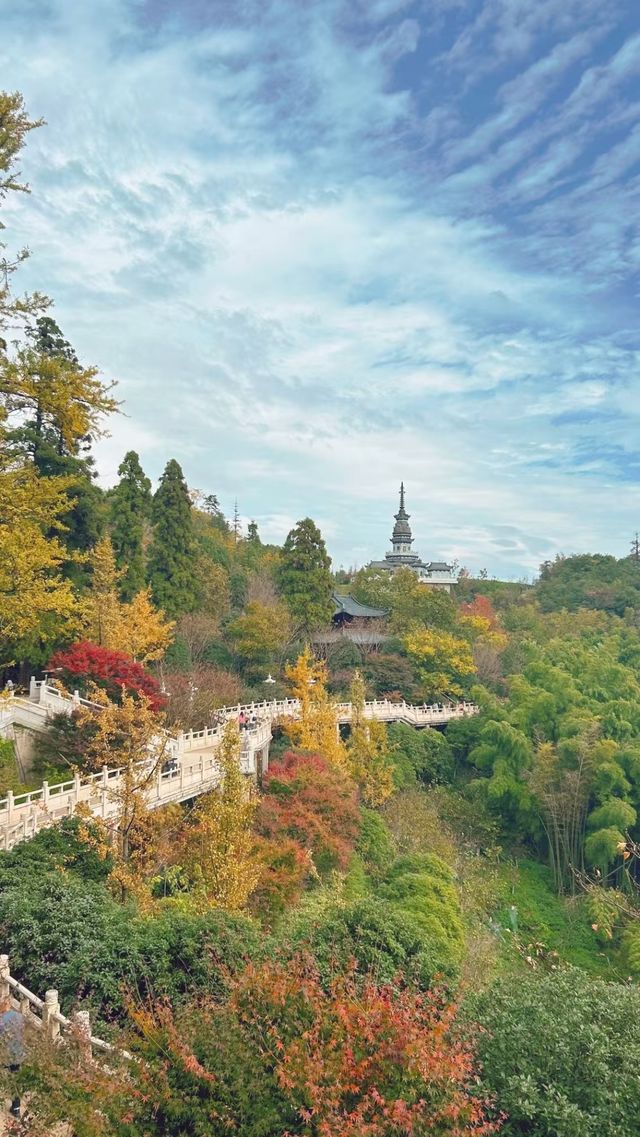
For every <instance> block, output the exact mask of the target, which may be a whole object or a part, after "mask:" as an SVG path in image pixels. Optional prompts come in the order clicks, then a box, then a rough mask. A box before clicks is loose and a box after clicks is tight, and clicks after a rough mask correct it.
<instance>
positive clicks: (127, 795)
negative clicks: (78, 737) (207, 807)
mask: <svg viewBox="0 0 640 1137" xmlns="http://www.w3.org/2000/svg"><path fill="white" fill-rule="evenodd" d="M91 699H92V701H93V702H96V703H99V704H100V706H101V710H100V711H99V712H98V713H97V714H96V713H94V712H92V711H89V710H86V709H85V708H81V709H80V711H79V712H78V714H79V725H80V727H81V728H82V726H83V725H85V723H87V721H89V722H90V723H91V724H92V726H93V730H92V731H91V732H87V734H88V737H87V742H86V748H85V759H86V762H87V765H88V766H89V767H90V768H93V769H95V770H99V769H101V768H102V767H103V766H109V767H111V768H116V769H120V771H121V773H120V777H119V778H117V779H115V778H114V779H113V780H112V781H110V782H109V783H108V786H107V789H106V791H105V792H106V794H107V797H108V800H109V801H110V803H111V805H112V807H113V814H114V816H113V819H112V820H110V821H109V822H106V823H105V824H106V825H107V827H108V828H109V831H110V836H111V853H112V855H113V857H114V861H115V864H114V868H113V871H112V873H111V874H110V877H109V880H110V883H111V885H112V887H113V888H114V890H116V891H117V892H118V893H119V895H120V896H121V898H122V899H124V898H125V897H126V896H127V895H130V894H131V895H135V896H136V898H137V899H138V901H139V902H141V903H143V904H145V903H147V902H148V900H149V888H148V884H147V881H146V877H145V872H144V868H145V866H146V865H147V864H148V862H149V859H150V857H151V855H152V848H151V845H152V842H151V840H150V834H151V832H152V830H153V826H152V822H151V821H150V816H149V815H150V811H149V800H148V799H149V794H150V792H151V791H152V790H153V789H154V788H155V785H156V780H157V778H158V775H159V772H160V769H161V767H162V764H163V762H164V761H166V751H167V736H166V734H165V733H164V731H163V718H162V716H161V715H159V714H158V713H157V712H155V711H152V710H151V707H150V706H149V703H148V701H147V700H146V699H144V698H141V697H140V696H137V697H136V698H134V697H133V696H131V695H128V694H127V693H126V691H123V693H122V702H121V704H116V703H112V702H110V701H109V699H108V697H107V695H106V694H105V692H104V691H101V690H99V689H98V688H95V689H94V690H93V691H92V692H91Z"/></svg>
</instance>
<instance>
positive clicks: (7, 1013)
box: [0, 999, 26, 1117]
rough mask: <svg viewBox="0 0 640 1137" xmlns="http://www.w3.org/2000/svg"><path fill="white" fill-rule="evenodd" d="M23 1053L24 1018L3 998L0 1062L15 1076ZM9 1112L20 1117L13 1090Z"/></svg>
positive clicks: (18, 1104) (0, 1025) (18, 1105)
mask: <svg viewBox="0 0 640 1137" xmlns="http://www.w3.org/2000/svg"><path fill="white" fill-rule="evenodd" d="M25 1055H26V1050H25V1045H24V1018H23V1017H22V1015H21V1014H20V1012H19V1011H14V1009H13V1007H12V1006H11V1003H10V1001H9V999H3V1000H2V1001H1V1002H0V1063H1V1064H2V1065H3V1066H4V1068H5V1070H8V1071H9V1073H10V1074H12V1075H13V1076H14V1077H15V1075H16V1074H17V1073H18V1072H19V1070H20V1067H21V1065H22V1063H23V1062H24V1059H25ZM12 1082H13V1078H12ZM9 1112H10V1113H11V1116H12V1117H20V1097H19V1095H18V1094H16V1093H15V1091H14V1093H13V1098H12V1101H11V1109H10V1111H9Z"/></svg>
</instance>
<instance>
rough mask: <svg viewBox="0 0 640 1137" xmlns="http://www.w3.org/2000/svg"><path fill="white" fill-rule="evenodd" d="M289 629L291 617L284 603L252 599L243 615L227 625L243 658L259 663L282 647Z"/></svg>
mask: <svg viewBox="0 0 640 1137" xmlns="http://www.w3.org/2000/svg"><path fill="white" fill-rule="evenodd" d="M291 629H292V620H291V616H290V614H289V610H288V609H287V608H286V607H285V606H284V604H282V603H276V604H263V603H262V602H261V601H260V600H252V601H250V602H249V604H247V607H246V611H245V612H244V613H243V615H242V616H238V618H237V619H236V620H234V621H233V623H231V624H230V625H229V627H228V632H229V635H230V636H232V637H233V639H234V641H235V644H236V649H237V651H238V653H239V654H240V655H241V656H242V657H243V659H247V660H249V661H250V662H252V663H259V662H260V661H261V660H263V659H268V658H269V656H271V655H273V654H274V653H275V652H277V651H280V650H281V649H282V648H283V647H284V645H285V644H286V643H287V641H288V640H289V639H290V637H291Z"/></svg>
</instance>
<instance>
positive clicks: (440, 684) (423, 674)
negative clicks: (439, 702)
mask: <svg viewBox="0 0 640 1137" xmlns="http://www.w3.org/2000/svg"><path fill="white" fill-rule="evenodd" d="M402 643H403V645H404V647H405V650H406V651H407V653H408V654H409V656H411V658H412V659H414V660H415V662H416V665H417V667H418V671H419V674H420V678H421V680H422V682H423V684H424V696H425V698H427V699H440V698H442V696H443V695H444V696H451V695H454V696H457V695H461V694H462V692H463V686H462V684H463V683H464V681H465V679H466V678H467V676H469V675H473V674H474V672H475V667H474V663H473V656H472V654H471V648H470V646H469V644H468V642H467V641H466V640H463V639H460V638H459V637H458V636H456V635H453V634H452V633H451V632H444V631H437V630H435V629H433V630H432V629H430V628H421V629H417V630H415V631H412V632H407V633H406V635H404V636H403V637H402Z"/></svg>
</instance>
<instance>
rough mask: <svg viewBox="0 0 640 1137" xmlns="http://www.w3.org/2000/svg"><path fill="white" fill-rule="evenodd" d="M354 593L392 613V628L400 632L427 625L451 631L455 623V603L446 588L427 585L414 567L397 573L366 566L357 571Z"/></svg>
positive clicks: (397, 632) (395, 631) (365, 601)
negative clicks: (414, 570) (419, 578)
mask: <svg viewBox="0 0 640 1137" xmlns="http://www.w3.org/2000/svg"><path fill="white" fill-rule="evenodd" d="M353 592H354V595H355V596H356V597H357V599H358V600H361V601H362V603H364V604H370V605H372V606H373V607H374V608H386V609H387V610H388V611H389V613H390V618H389V623H390V627H391V630H392V631H393V632H394V633H396V634H400V633H403V632H406V631H408V630H410V629H412V628H415V627H420V626H423V625H424V626H425V627H429V628H441V629H443V630H450V629H451V628H452V627H453V625H454V624H455V618H456V610H455V604H454V602H453V600H452V599H451V597H450V596H449V594H448V593H447V592H445V591H444V590H443V589H439V588H428V587H426V586H425V585H424V584H421V582H420V581H419V580H418V577H417V576H416V574H415V573H414V572H412V571H411V569H408V568H402V569H399V571H398V572H393V573H391V572H388V571H386V570H385V569H376V568H365V569H360V571H359V572H357V573H356V575H355V578H354V581H353Z"/></svg>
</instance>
